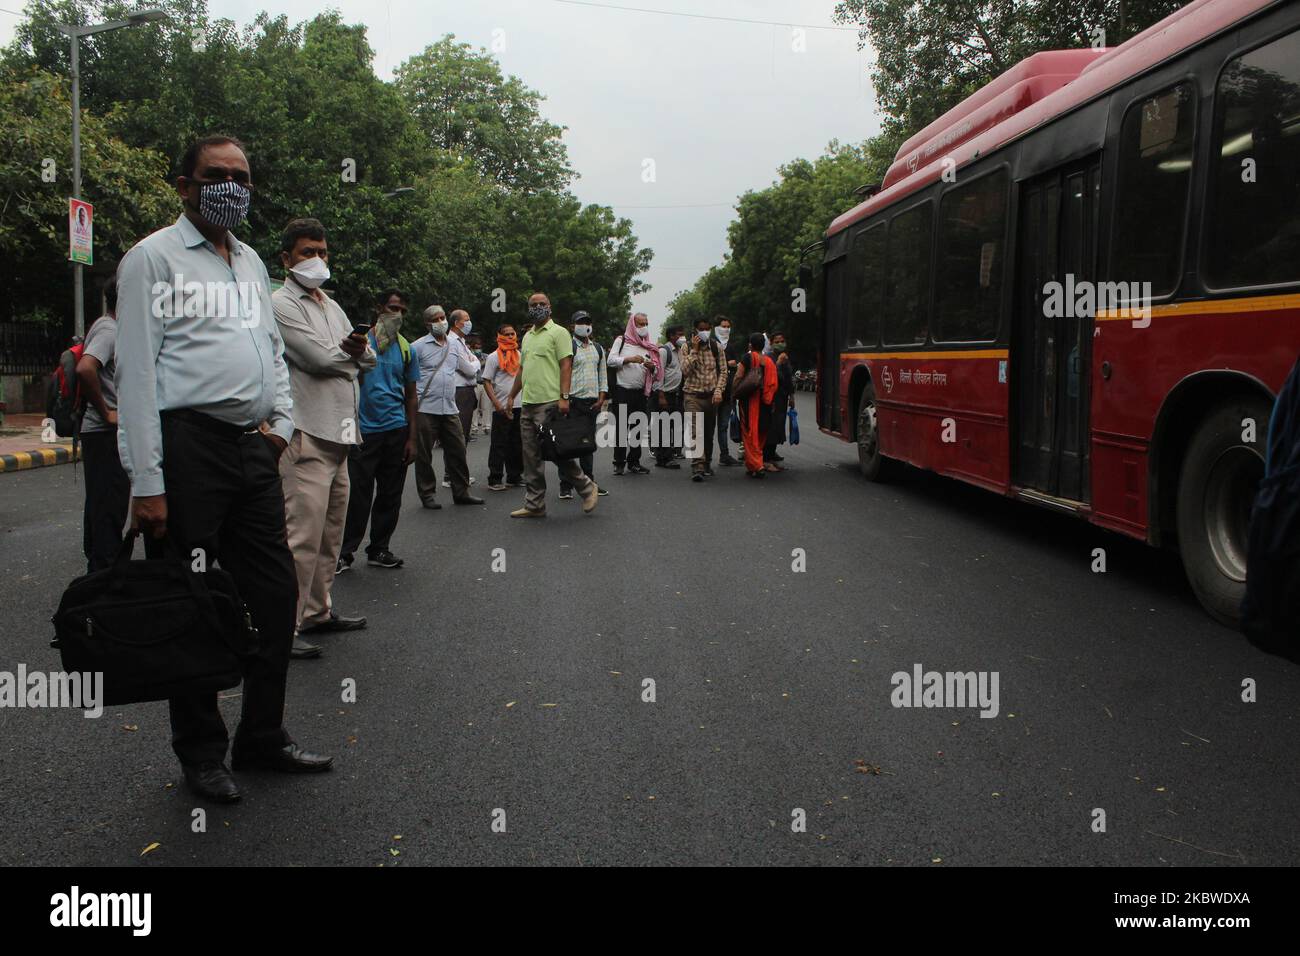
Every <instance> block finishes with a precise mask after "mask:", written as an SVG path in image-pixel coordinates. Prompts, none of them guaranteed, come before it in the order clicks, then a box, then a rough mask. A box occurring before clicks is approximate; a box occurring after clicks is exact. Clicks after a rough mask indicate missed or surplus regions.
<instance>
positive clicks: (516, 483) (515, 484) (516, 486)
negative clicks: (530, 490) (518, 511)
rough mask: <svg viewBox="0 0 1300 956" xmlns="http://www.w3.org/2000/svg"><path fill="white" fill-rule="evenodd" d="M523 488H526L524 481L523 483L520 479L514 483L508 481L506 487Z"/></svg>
mask: <svg viewBox="0 0 1300 956" xmlns="http://www.w3.org/2000/svg"><path fill="white" fill-rule="evenodd" d="M523 486H524V483H523V481H521V480H519V479H515V480H514V481H507V482H506V487H507V488H522V487H523Z"/></svg>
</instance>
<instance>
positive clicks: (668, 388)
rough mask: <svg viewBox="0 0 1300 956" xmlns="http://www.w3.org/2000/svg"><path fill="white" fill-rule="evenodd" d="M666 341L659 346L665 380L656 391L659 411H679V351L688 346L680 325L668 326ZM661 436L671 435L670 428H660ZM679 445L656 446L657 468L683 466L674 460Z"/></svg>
mask: <svg viewBox="0 0 1300 956" xmlns="http://www.w3.org/2000/svg"><path fill="white" fill-rule="evenodd" d="M665 339H666V341H665V342H664V344H663V345H661V346H659V362H660V364H661V365H662V366H663V370H664V377H663V380H662V381H660V382H659V383H657V384H656V385H655V387H654V391H655V392H656V393H657V394H658V396H659V411H661V412H669V413H672V412H677V413H678V414H679V415H680V413H681V410H682V363H681V359H680V357H679V356H678V352H679V351H680V350H681V349H682V348H685V346H686V336H685V335H684V334H683V329H682V327H681V326H680V325H670V326H668V332H667V335H666V336H665ZM657 434H658V435H660V436H665V435H670V434H671V431H670V430H668V429H659V430H657ZM679 450H680V449H679V447H678V446H677V445H671V444H667V443H665V444H659V445H656V446H655V467H656V468H681V467H682V466H681V465H679V464H677V462H676V461H675V460H674V459H676V457H677V452H678V451H679Z"/></svg>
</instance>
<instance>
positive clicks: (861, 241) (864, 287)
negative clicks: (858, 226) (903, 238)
mask: <svg viewBox="0 0 1300 956" xmlns="http://www.w3.org/2000/svg"><path fill="white" fill-rule="evenodd" d="M884 259H885V224H884V223H883V222H880V223H876V224H875V225H874V226H872V227H871V228H870V229H866V230H864V231H862V232H859V233H858V234H857V235H856V236H854V237H853V252H852V254H851V256H850V260H849V261H850V267H851V268H852V270H853V278H854V291H853V305H852V309H853V311H852V315H851V316H850V318H849V337H848V347H849V348H863V347H868V346H869V347H873V348H874V347H875V346H877V345H879V344H880V308H881V303H882V302H883V301H884V292H885V290H884V285H885V283H884V274H885V262H884Z"/></svg>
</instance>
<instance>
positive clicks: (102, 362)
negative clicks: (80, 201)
mask: <svg viewBox="0 0 1300 956" xmlns="http://www.w3.org/2000/svg"><path fill="white" fill-rule="evenodd" d="M103 294H104V306H105V311H104V314H103V315H102V316H100V317H99V318H98V319H96V320H95V324H94V325H92V326H91V327H90V331H89V332H87V333H86V341H85V350H84V351H83V352H82V354H81V359H80V361H78V362H77V379H78V381H79V382H80V383H81V394H82V395H84V396H85V398H86V414H85V416H84V417H83V418H82V420H81V461H82V464H83V465H84V466H85V473H86V507H85V512H84V514H83V516H82V528H81V540H82V545H81V546H82V550H83V551H84V552H85V555H86V570H87V572H90V571H100V570H103V569H104V568H106V567H108V566H109V565H111V564H112V563H113V560H114V558H116V557H117V552H118V551H119V550H121V547H122V530H123V529H124V528H125V527H126V512H127V505H128V503H129V502H130V500H131V483H130V482H129V481H128V480H127V477H126V472H125V471H123V469H122V462H121V460H120V459H119V458H118V456H117V389H116V388H115V387H114V385H113V374H114V372H115V371H116V369H117V363H116V362H115V361H114V360H113V356H114V354H115V352H116V351H117V315H116V313H117V281H116V280H115V279H112V278H110V279H108V280H107V281H106V282H105V283H104V288H103Z"/></svg>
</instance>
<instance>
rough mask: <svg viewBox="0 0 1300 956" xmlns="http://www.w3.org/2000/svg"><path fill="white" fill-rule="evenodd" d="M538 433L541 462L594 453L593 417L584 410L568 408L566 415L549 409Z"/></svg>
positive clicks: (594, 422)
mask: <svg viewBox="0 0 1300 956" xmlns="http://www.w3.org/2000/svg"><path fill="white" fill-rule="evenodd" d="M537 433H538V440H539V443H540V445H541V451H542V460H543V461H554V462H560V461H567V460H569V459H570V458H581V457H582V456H583V455H591V454H594V453H595V451H596V416H595V415H592V414H591V413H590V412H587V411H585V410H583V409H579V408H573V407H572V406H571V407H570V409H569V414H568V415H561V414H560V410H559V409H558V408H552V409H550V410H549V411H548V412H547V413H546V418H545V420H544V421H543V422H542V424H541V426H540V427H539V428H538V429H537Z"/></svg>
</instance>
